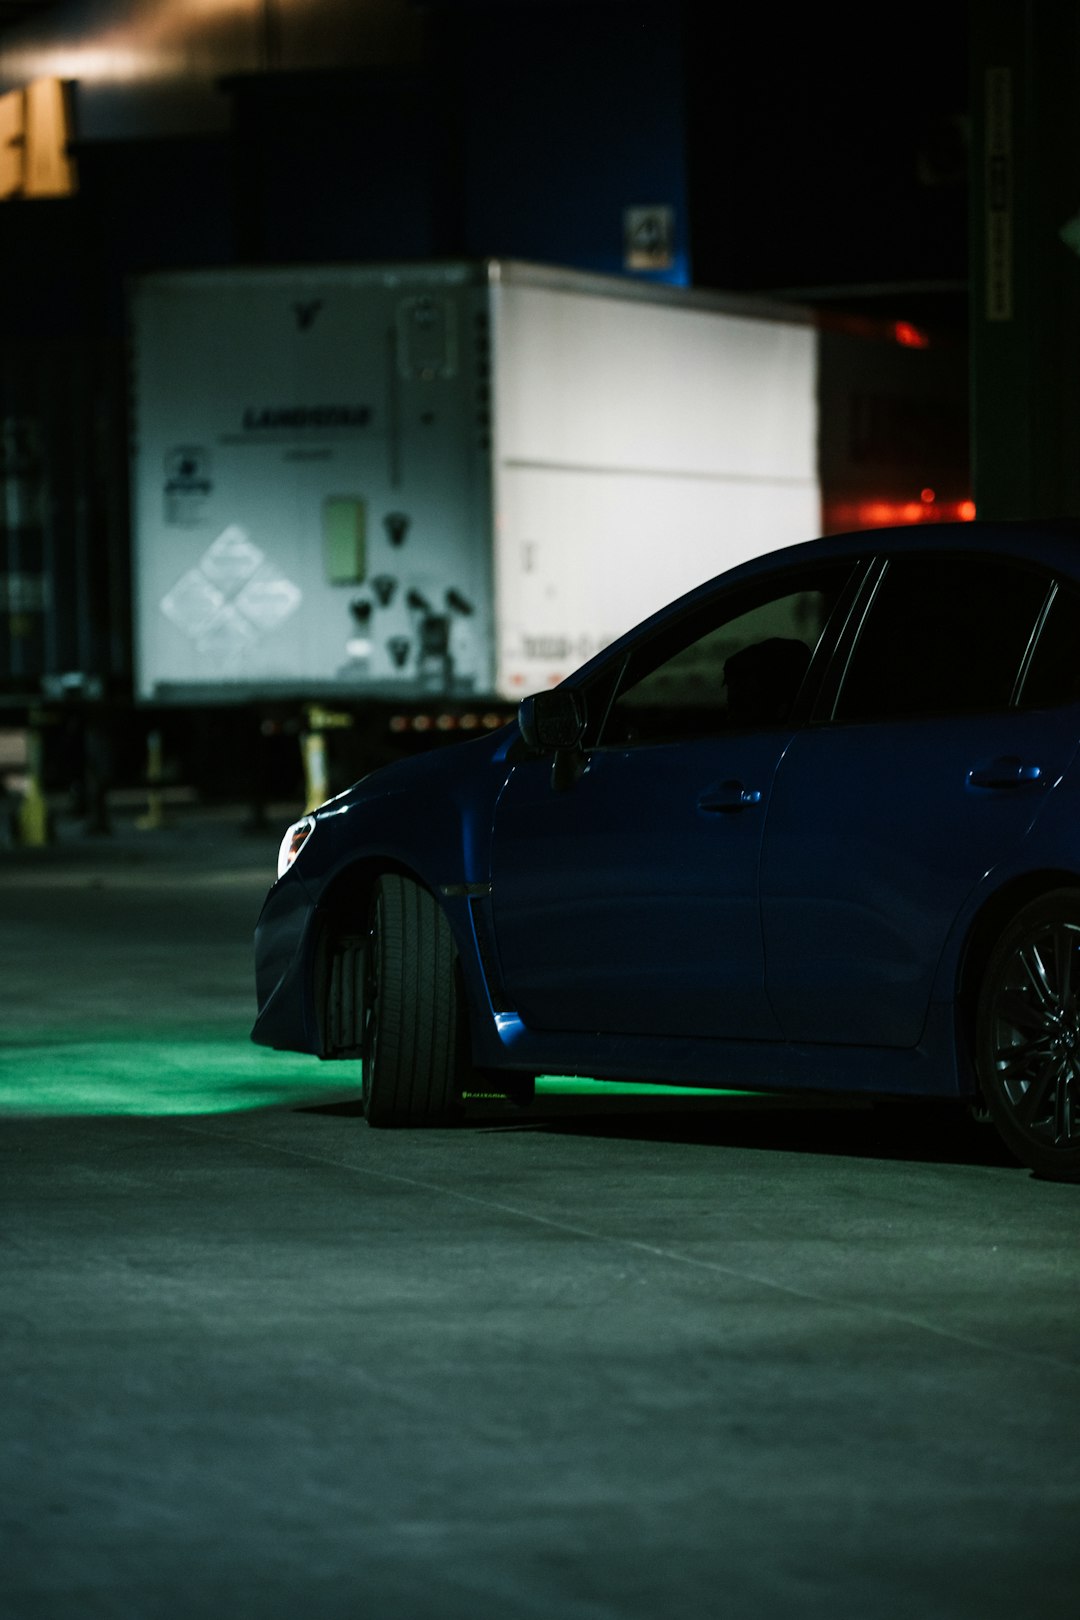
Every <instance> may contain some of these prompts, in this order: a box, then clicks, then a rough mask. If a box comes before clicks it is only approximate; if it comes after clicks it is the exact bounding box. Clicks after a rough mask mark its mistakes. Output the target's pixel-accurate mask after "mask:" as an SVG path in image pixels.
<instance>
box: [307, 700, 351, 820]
mask: <svg viewBox="0 0 1080 1620" xmlns="http://www.w3.org/2000/svg"><path fill="white" fill-rule="evenodd" d="M304 718H305V721H306V722H307V729H306V730H305V731H303V732H301V734H300V748H301V751H302V753H303V756H304V799H305V802H304V811H305V813H306V812H308V811H311V810H314V809H315V808H316V806H317V805H320V804H325V803H326V800H327V799H328V798H329V797H330V769H329V766H328V763H327V758H326V735H325V733H326V732H327V731H339V730H341V729H342V728H343V727H345V726H351V725H352V723H353V721H352V715H351V714H342V713H341V712H340V711H339V710H335V709H323V708H321V707H320V706H319V705H318V704H317V703H310V704H308V707H307V709H306V710H305V711H304Z"/></svg>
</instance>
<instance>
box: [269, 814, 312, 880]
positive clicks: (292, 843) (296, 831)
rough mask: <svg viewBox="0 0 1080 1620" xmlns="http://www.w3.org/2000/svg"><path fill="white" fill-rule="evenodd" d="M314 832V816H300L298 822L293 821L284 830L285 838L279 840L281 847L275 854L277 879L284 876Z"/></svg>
mask: <svg viewBox="0 0 1080 1620" xmlns="http://www.w3.org/2000/svg"><path fill="white" fill-rule="evenodd" d="M314 831H315V817H314V816H301V818H300V820H299V821H294V822H293V824H292V826H291V827H288V828H287V829H286V831H285V836H284V838H283V839H282V840H281V846H280V848H279V849H278V852H277V875H278V877H279V878H282V877H284V876H285V873H286V872H287V871H288V870H289V867H290V866H291V865H292V863H293V861H295V859H296V857H297V856H298V855H299V853H300V851H301V850H302V849H303V847H304V845H305V844H306V843H307V841H308V839H309V838H310V837H311V835H312V833H313V832H314Z"/></svg>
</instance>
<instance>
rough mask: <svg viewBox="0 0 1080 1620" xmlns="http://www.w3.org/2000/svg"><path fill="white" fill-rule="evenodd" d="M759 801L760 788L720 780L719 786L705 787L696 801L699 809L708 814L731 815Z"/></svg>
mask: <svg viewBox="0 0 1080 1620" xmlns="http://www.w3.org/2000/svg"><path fill="white" fill-rule="evenodd" d="M760 803H761V789H760V788H748V787H743V784H742V783H741V782H721V783H720V785H719V787H712V788H706V789H705V792H704V793H703V794H702V795H701V797H700V798H699V800H698V802H697V807H698V809H699V810H704V811H705V812H706V813H707V814H709V815H716V814H723V815H731V814H732V813H733V812H734V811H736V810H746V809H747V808H748V807H749V806H750V805H752V804H760Z"/></svg>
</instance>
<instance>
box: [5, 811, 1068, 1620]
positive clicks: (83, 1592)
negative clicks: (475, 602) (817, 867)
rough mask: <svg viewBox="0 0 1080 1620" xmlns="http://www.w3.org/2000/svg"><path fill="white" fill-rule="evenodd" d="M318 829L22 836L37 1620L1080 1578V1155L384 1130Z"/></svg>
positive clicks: (19, 1556)
mask: <svg viewBox="0 0 1080 1620" xmlns="http://www.w3.org/2000/svg"><path fill="white" fill-rule="evenodd" d="M278 831H279V829H277V828H276V827H275V828H274V830H273V831H272V832H264V833H262V834H260V835H258V836H253V835H247V836H245V835H244V834H243V832H242V831H241V827H240V819H239V816H238V815H230V814H228V813H215V814H210V813H208V812H200V813H196V812H191V811H188V812H185V813H184V815H183V816H182V817H181V819H180V820H179V821H178V822H177V823H175V824H174V825H173V826H171V827H169V828H166V829H163V830H159V831H156V832H146V833H139V832H137V831H136V830H135V828H134V827H133V826H132V825H130V824H124V825H120V826H118V828H117V831H116V833H115V834H114V836H113V837H112V838H110V839H96V840H95V839H90V838H87V837H85V836H82V835H81V834H80V832H79V830H78V828H77V827H75V826H71V827H68V828H63V827H62V828H61V834H62V837H61V841H60V842H59V843H58V844H57V845H55V846H53V847H52V848H50V849H47V850H42V851H32V850H18V849H16V850H12V849H5V850H0V942H2V945H3V963H4V981H3V986H2V989H0V1008H2V1013H3V1026H2V1029H0V1616H2V1617H3V1620H24V1617H25V1620H38V1617H50V1620H52V1617H57V1620H61V1617H62V1620H68V1617H71V1620H91V1617H97V1616H110V1617H112V1616H115V1617H123V1620H154V1617H162V1620H181V1617H187V1616H192V1615H199V1616H206V1617H209V1620H217V1617H219V1616H220V1617H229V1620H234V1617H235V1620H248V1617H250V1620H264V1617H266V1620H279V1617H280V1620H295V1617H298V1616H305V1617H308V1616H310V1617H314V1620H338V1617H340V1620H354V1617H357V1620H359V1617H365V1620H366V1617H369V1616H370V1617H372V1620H384V1617H386V1620H435V1617H439V1620H458V1617H461V1620H465V1617H468V1620H478V1617H479V1620H486V1617H487V1616H493V1617H495V1616H497V1617H498V1620H518V1617H521V1620H526V1617H528V1620H532V1617H536V1620H541V1617H542V1620H623V1617H626V1620H639V1617H640V1620H654V1617H658V1616H665V1617H666V1616H669V1615H670V1616H685V1617H687V1620H697V1617H712V1616H716V1617H717V1620H743V1617H747V1620H750V1617H765V1620H772V1617H774V1616H775V1617H778V1620H779V1617H788V1616H798V1617H801V1616H808V1617H818V1616H820V1617H822V1620H824V1617H826V1616H828V1617H830V1620H834V1617H837V1616H842V1617H848V1616H851V1617H855V1616H858V1617H863V1616H868V1615H873V1616H880V1617H885V1620H892V1617H896V1620H901V1617H903V1620H909V1617H914V1616H918V1617H920V1620H927V1617H938V1616H940V1617H949V1620H953V1617H956V1620H962V1617H963V1620H966V1617H969V1616H970V1617H971V1620H976V1617H977V1620H996V1617H998V1616H1001V1617H1005V1616H1008V1617H1009V1620H1015V1617H1016V1616H1017V1615H1023V1616H1025V1617H1044V1616H1045V1617H1051V1616H1053V1617H1058V1616H1061V1617H1063V1620H1064V1617H1067V1620H1075V1617H1076V1615H1077V1613H1078V1612H1080V1534H1078V1530H1077V1526H1078V1524H1080V1444H1078V1440H1080V1378H1078V1374H1080V1336H1078V1326H1080V1245H1078V1238H1080V1196H1078V1193H1080V1189H1077V1188H1070V1187H1062V1186H1057V1185H1051V1184H1047V1183H1042V1182H1039V1181H1037V1180H1035V1179H1034V1178H1032V1177H1031V1176H1030V1175H1029V1174H1028V1173H1027V1172H1026V1171H1024V1170H1021V1169H1019V1168H1018V1167H1017V1166H1015V1165H1014V1164H1013V1163H1012V1162H1011V1161H1010V1159H1009V1158H1008V1156H1007V1155H1006V1154H1005V1153H1004V1151H1003V1150H1001V1149H999V1148H998V1147H997V1145H996V1143H995V1140H994V1138H993V1137H992V1135H990V1134H989V1133H987V1132H986V1131H983V1130H979V1129H977V1128H976V1127H974V1126H971V1125H969V1124H968V1123H967V1122H966V1120H964V1119H960V1118H955V1117H953V1116H952V1115H948V1116H946V1117H939V1116H938V1114H937V1113H936V1112H935V1111H932V1110H926V1109H922V1108H896V1109H885V1110H881V1109H870V1108H868V1107H862V1106H860V1107H840V1106H832V1105H830V1104H829V1103H828V1102H827V1101H822V1102H821V1103H819V1104H811V1103H810V1102H807V1101H803V1102H801V1103H794V1104H792V1103H789V1102H786V1101H784V1100H779V1101H777V1100H769V1101H766V1102H758V1101H756V1100H754V1099H746V1098H706V1099H698V1098H691V1099H683V1098H680V1097H672V1098H671V1099H667V1098H656V1097H651V1096H644V1097H636V1096H625V1095H618V1094H612V1095H609V1094H607V1093H605V1094H604V1095H603V1096H602V1097H599V1098H598V1097H597V1095H596V1094H595V1093H586V1094H583V1095H566V1094H563V1093H556V1092H549V1094H547V1095H546V1096H545V1097H543V1098H542V1099H541V1102H540V1103H539V1105H538V1107H537V1109H536V1110H535V1111H534V1112H533V1113H530V1114H527V1115H526V1114H521V1113H517V1112H514V1111H512V1110H510V1109H509V1108H508V1109H507V1110H506V1111H505V1112H504V1113H501V1114H500V1113H495V1112H489V1113H487V1114H480V1113H478V1114H477V1115H476V1116H475V1117H474V1118H473V1120H472V1121H471V1123H469V1124H468V1125H467V1126H466V1127H465V1128H463V1129H461V1130H457V1131H445V1132H418V1133H401V1132H378V1131H372V1130H370V1129H369V1128H368V1127H367V1125H366V1124H365V1123H364V1122H363V1120H362V1119H361V1118H360V1117H359V1116H358V1114H357V1112H356V1107H355V1094H356V1076H355V1073H354V1072H353V1071H352V1069H351V1067H350V1066H348V1065H336V1064H334V1065H324V1064H319V1063H318V1062H317V1061H316V1060H313V1059H304V1058H294V1057H290V1056H288V1055H286V1054H274V1053H268V1052H263V1051H262V1050H261V1049H258V1048H254V1047H251V1046H250V1045H249V1043H248V1042H247V1031H248V1029H249V1027H250V1023H251V1018H252V1015H253V1003H252V991H251V945H250V941H251V932H252V928H253V926H254V920H255V915H256V913H257V910H258V905H259V902H260V899H261V895H262V893H263V892H264V890H265V887H266V884H267V881H268V878H269V873H270V870H271V867H272V862H273V856H274V851H275V848H276V843H277V835H278Z"/></svg>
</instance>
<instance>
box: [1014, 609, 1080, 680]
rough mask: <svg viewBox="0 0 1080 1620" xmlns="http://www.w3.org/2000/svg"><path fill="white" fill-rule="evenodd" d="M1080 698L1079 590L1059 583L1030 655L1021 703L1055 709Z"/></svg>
mask: <svg viewBox="0 0 1080 1620" xmlns="http://www.w3.org/2000/svg"><path fill="white" fill-rule="evenodd" d="M1076 702H1080V592H1078V591H1075V590H1073V589H1072V588H1071V587H1069V586H1061V587H1059V589H1058V591H1057V593H1056V595H1055V596H1054V600H1053V601H1052V602H1051V604H1050V611H1049V612H1048V614H1047V616H1046V622H1045V624H1044V625H1043V627H1042V630H1041V631H1040V632H1039V639H1038V641H1037V642H1036V644H1035V650H1034V652H1033V653H1032V655H1031V663H1030V664H1029V665H1028V669H1027V674H1026V675H1025V676H1024V684H1023V687H1022V688H1021V691H1020V706H1021V707H1022V708H1024V709H1052V708H1055V707H1056V706H1057V705H1058V704H1062V703H1076Z"/></svg>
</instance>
